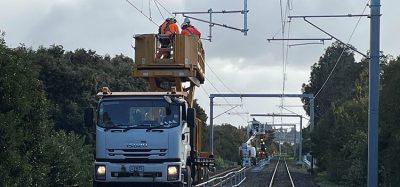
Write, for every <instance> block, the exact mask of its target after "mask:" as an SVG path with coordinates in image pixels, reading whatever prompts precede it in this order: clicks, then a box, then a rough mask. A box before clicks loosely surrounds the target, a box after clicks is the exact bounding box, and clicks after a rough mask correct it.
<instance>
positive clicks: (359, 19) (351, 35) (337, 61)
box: [314, 0, 370, 98]
mask: <svg viewBox="0 0 400 187" xmlns="http://www.w3.org/2000/svg"><path fill="white" fill-rule="evenodd" d="M369 1H370V0H368V1H367V2H366V3H365V4H367V5H366V6H365V7H364V10H363V11H362V13H361V14H364V12H365V10H366V9H367V7H368V3H369ZM361 18H362V17H359V18H358V20H357V23H356V25H355V27H354V29H353V31H352V32H351V34H350V37H349V39H348V41H347V43H349V42H350V40H351V38H352V37H353V35H354V33H355V31H356V29H357V27H358V25H359V23H360V21H361ZM346 49H348V47H344V48H343V51H342V53H341V54H340V56H339V58H338V59H337V60H336V63H335V65H334V66H333V68H332V70H331V72H330V73H329V75H328V77H327V78H326V80H325V82H324V83H323V84H322V86H321V88H320V89H319V90H318V92H317V93H316V94H315V96H314V98H316V97H317V96H318V94H319V93H320V92H321V91H322V89H323V88H324V87H325V85H326V83H327V82H328V81H329V79H330V78H331V76H332V74H333V72H334V71H335V69H336V66H337V65H338V63H339V61H340V59H341V58H342V56H343V54H344V52H345V51H346Z"/></svg>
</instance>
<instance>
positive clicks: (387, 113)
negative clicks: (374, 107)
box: [379, 56, 400, 186]
mask: <svg viewBox="0 0 400 187" xmlns="http://www.w3.org/2000/svg"><path fill="white" fill-rule="evenodd" d="M382 70H383V72H384V73H383V75H382V82H381V86H382V91H381V96H380V98H381V103H380V114H379V115H380V123H379V124H380V134H379V163H380V177H381V181H382V184H383V185H384V186H396V185H398V184H400V178H399V176H400V160H399V159H398V153H399V152H400V147H399V145H400V128H399V124H400V115H399V114H400V74H399V71H400V56H399V57H397V58H396V59H392V60H391V61H390V62H389V63H388V64H387V65H384V66H383V67H382Z"/></svg>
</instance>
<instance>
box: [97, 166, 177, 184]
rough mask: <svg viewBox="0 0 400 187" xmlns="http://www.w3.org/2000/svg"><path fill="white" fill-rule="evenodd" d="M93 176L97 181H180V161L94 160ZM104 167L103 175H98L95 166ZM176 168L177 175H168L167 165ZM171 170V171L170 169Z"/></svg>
mask: <svg viewBox="0 0 400 187" xmlns="http://www.w3.org/2000/svg"><path fill="white" fill-rule="evenodd" d="M95 166H96V167H95V177H94V180H95V181H97V182H168V183H173V182H179V181H181V178H182V176H181V173H182V169H181V168H182V167H181V166H182V163H181V162H164V163H110V162H95ZM99 166H104V167H105V173H104V175H101V176H100V177H99V175H98V171H97V168H98V167H99ZM173 166H175V167H176V168H177V176H175V177H171V175H168V167H173ZM170 172H171V171H170Z"/></svg>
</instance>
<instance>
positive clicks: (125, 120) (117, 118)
mask: <svg viewBox="0 0 400 187" xmlns="http://www.w3.org/2000/svg"><path fill="white" fill-rule="evenodd" d="M179 113H180V107H179V105H178V104H175V103H172V104H169V103H167V102H166V101H165V100H163V99H143V100H105V101H102V102H101V103H100V106H99V113H98V120H97V124H98V126H100V127H104V128H122V129H124V128H141V129H148V128H150V127H154V126H159V128H172V127H176V126H178V125H179ZM157 128H158V127H157Z"/></svg>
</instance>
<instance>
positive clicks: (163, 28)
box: [158, 21, 179, 35]
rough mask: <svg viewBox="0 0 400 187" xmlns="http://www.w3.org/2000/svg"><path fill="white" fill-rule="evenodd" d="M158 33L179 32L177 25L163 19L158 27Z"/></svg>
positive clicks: (169, 33)
mask: <svg viewBox="0 0 400 187" xmlns="http://www.w3.org/2000/svg"><path fill="white" fill-rule="evenodd" d="M158 33H159V34H166V35H171V34H172V33H175V34H179V27H178V25H177V24H176V23H171V22H167V21H164V23H163V24H161V25H160V27H159V28H158Z"/></svg>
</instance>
